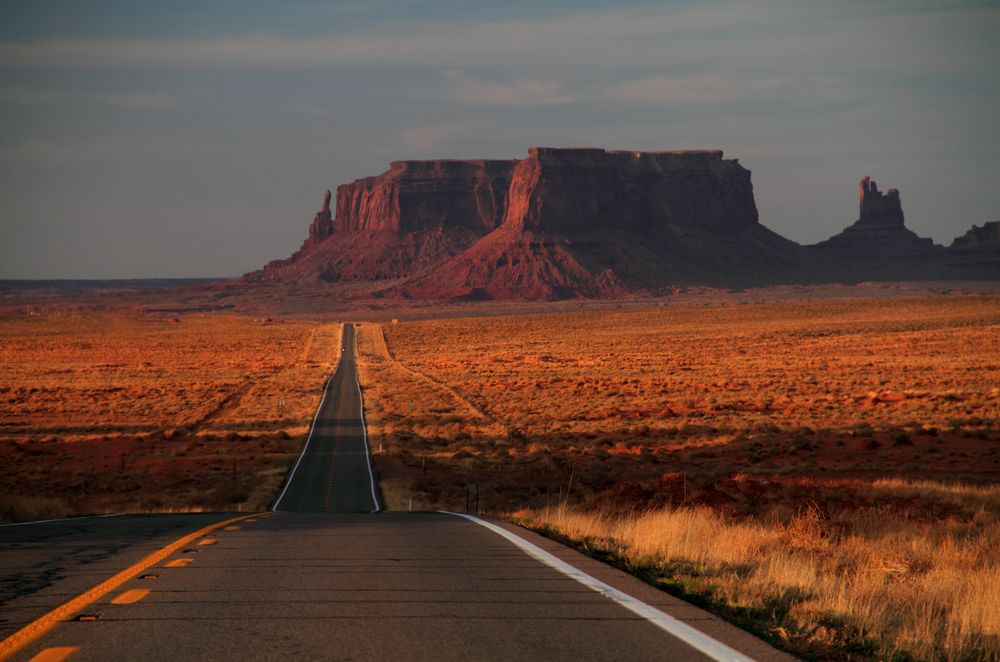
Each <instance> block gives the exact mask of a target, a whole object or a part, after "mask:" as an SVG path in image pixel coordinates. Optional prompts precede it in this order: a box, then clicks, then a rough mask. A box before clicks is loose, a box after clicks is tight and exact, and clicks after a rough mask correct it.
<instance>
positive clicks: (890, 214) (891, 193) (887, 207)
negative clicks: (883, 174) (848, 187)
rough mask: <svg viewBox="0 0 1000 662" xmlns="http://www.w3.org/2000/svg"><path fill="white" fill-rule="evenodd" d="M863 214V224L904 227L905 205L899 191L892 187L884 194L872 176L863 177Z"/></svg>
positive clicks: (861, 220) (861, 203)
mask: <svg viewBox="0 0 1000 662" xmlns="http://www.w3.org/2000/svg"><path fill="white" fill-rule="evenodd" d="M860 207H861V215H860V217H859V219H858V220H859V222H860V223H861V224H862V225H894V226H899V227H903V225H904V222H903V206H902V203H901V202H900V200H899V191H898V190H896V189H894V188H891V189H889V190H888V192H886V193H885V194H883V193H882V192H881V191H879V190H878V186H877V185H876V184H875V182H874V181H873V180H872V179H871V178H870V177H863V178H862V179H861V202H860Z"/></svg>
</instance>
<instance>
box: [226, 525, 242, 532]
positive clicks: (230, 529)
mask: <svg viewBox="0 0 1000 662" xmlns="http://www.w3.org/2000/svg"><path fill="white" fill-rule="evenodd" d="M242 528H243V527H241V526H227V527H226V528H224V529H222V530H223V531H239V530H240V529H242Z"/></svg>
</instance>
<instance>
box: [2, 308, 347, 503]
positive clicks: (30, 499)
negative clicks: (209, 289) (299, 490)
mask: <svg viewBox="0 0 1000 662" xmlns="http://www.w3.org/2000/svg"><path fill="white" fill-rule="evenodd" d="M339 339H340V325H339V324H320V323H316V322H308V321H274V320H261V319H253V318H249V317H240V316H224V315H219V316H216V315H189V316H185V317H182V318H164V317H150V316H143V315H137V314H126V313H119V314H104V313H88V314H82V313H79V314H78V313H69V312H52V313H47V314H43V315H5V316H3V317H2V318H0V366H2V367H0V484H2V485H3V489H2V492H4V493H5V494H3V495H0V499H2V502H3V506H4V507H3V509H2V510H3V511H4V512H2V513H0V515H2V516H4V517H6V518H8V519H9V518H13V517H17V516H18V515H17V512H18V511H23V512H22V513H21V516H45V515H59V514H68V513H84V512H102V511H109V510H114V511H121V510H132V511H136V510H138V511H143V510H170V509H191V508H195V509H224V510H234V509H238V508H261V507H265V506H266V505H267V504H268V503H269V501H270V499H271V498H272V497H273V492H274V491H275V490H276V489H277V486H278V485H280V483H281V481H282V480H283V478H284V473H285V471H286V468H287V466H288V464H289V462H290V461H291V460H292V459H294V457H295V455H296V454H297V452H298V449H299V447H300V445H301V443H302V440H303V439H304V438H305V434H306V432H307V430H308V425H309V423H310V421H311V419H312V416H313V414H314V412H315V408H316V405H317V403H318V402H319V397H320V395H321V390H322V386H323V383H324V381H325V379H326V377H327V375H329V374H330V372H331V371H332V369H333V368H334V366H335V365H336V361H337V360H338V357H339V351H338V349H339ZM25 495H30V496H25Z"/></svg>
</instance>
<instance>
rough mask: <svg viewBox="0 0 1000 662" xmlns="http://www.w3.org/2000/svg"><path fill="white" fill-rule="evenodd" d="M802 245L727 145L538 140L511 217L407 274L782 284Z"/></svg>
mask: <svg viewBox="0 0 1000 662" xmlns="http://www.w3.org/2000/svg"><path fill="white" fill-rule="evenodd" d="M804 258H805V256H804V255H803V254H802V249H801V247H799V246H798V245H796V244H794V243H793V242H790V241H788V240H786V239H783V238H781V237H779V236H778V235H776V234H774V233H772V232H770V231H769V230H767V229H766V228H764V227H763V226H761V225H760V224H759V223H758V218H757V207H756V204H755V203H754V198H753V186H752V185H751V183H750V171H749V170H747V169H746V168H743V167H742V166H741V165H739V163H738V162H737V161H736V160H735V159H729V160H727V159H723V158H722V152H721V151H718V150H697V151H670V152H626V151H611V150H603V149H555V148H544V147H533V148H531V149H530V150H529V151H528V157H527V158H525V159H522V160H521V161H519V162H518V163H517V165H516V166H515V167H514V172H513V176H512V179H511V184H510V194H509V196H508V205H507V211H506V214H505V215H504V218H503V223H502V224H501V225H500V227H499V228H497V229H496V230H495V231H494V232H492V233H490V234H489V235H487V236H485V237H484V238H483V239H481V240H480V241H478V242H477V243H476V244H474V245H473V246H472V247H470V248H469V249H468V250H466V251H464V252H463V253H461V254H459V255H457V256H455V257H453V258H452V259H450V260H448V261H447V262H445V263H443V264H441V265H440V266H437V267H434V268H432V269H430V270H428V271H426V272H424V273H421V274H417V275H415V276H414V277H413V278H411V279H408V280H407V281H406V282H405V284H404V286H403V288H402V291H403V292H404V293H405V294H406V295H407V296H410V297H412V298H433V299H442V298H445V299H446V298H465V299H485V298H498V299H511V298H530V299H551V298H568V297H578V296H587V297H600V296H620V295H622V294H624V293H627V292H637V291H646V292H651V293H652V292H659V291H662V290H663V289H664V288H671V287H674V286H676V285H683V284H692V283H697V284H712V285H732V284H736V283H756V284H762V283H767V282H776V281H780V280H783V279H787V278H789V277H790V276H791V275H792V274H793V272H801V271H802V267H803V266H804Z"/></svg>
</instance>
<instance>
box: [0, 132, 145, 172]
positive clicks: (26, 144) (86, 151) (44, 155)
mask: <svg viewBox="0 0 1000 662" xmlns="http://www.w3.org/2000/svg"><path fill="white" fill-rule="evenodd" d="M129 147H130V144H129V142H128V141H127V140H125V139H124V138H121V137H115V136H105V137H88V138H62V139H56V138H48V137H24V138H18V139H17V140H15V141H14V143H13V144H12V145H10V146H9V147H8V148H7V149H4V150H3V159H4V160H9V161H10V162H11V163H14V164H28V165H33V166H43V167H58V166H65V165H71V164H76V163H81V162H86V161H94V160H98V159H102V158H106V157H108V156H111V155H113V154H118V153H120V152H122V151H124V150H126V149H128V148H129Z"/></svg>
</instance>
